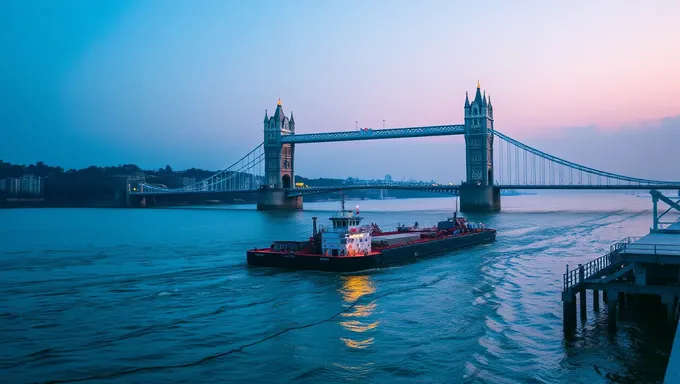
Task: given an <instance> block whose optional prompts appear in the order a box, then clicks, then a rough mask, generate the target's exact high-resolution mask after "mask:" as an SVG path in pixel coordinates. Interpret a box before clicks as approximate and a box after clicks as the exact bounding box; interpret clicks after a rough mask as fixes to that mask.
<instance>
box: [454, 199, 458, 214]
mask: <svg viewBox="0 0 680 384" xmlns="http://www.w3.org/2000/svg"><path fill="white" fill-rule="evenodd" d="M457 217H458V196H456V210H455V211H454V212H453V219H454V220H455V219H456V218H457Z"/></svg>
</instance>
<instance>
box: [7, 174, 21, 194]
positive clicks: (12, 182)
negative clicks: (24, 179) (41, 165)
mask: <svg viewBox="0 0 680 384" xmlns="http://www.w3.org/2000/svg"><path fill="white" fill-rule="evenodd" d="M7 190H8V191H9V194H10V195H18V194H19V193H21V182H20V181H19V179H14V178H11V179H7Z"/></svg>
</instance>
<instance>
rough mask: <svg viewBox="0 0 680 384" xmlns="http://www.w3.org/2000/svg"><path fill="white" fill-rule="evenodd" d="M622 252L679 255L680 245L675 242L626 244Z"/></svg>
mask: <svg viewBox="0 0 680 384" xmlns="http://www.w3.org/2000/svg"><path fill="white" fill-rule="evenodd" d="M622 251H623V252H625V253H629V254H640V255H673V256H680V245H677V244H626V245H625V246H624V247H623V249H622Z"/></svg>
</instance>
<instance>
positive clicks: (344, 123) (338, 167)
mask: <svg viewBox="0 0 680 384" xmlns="http://www.w3.org/2000/svg"><path fill="white" fill-rule="evenodd" d="M2 8H3V12H0V49H1V50H2V52H3V59H2V60H0V83H1V84H3V86H2V87H0V124H1V125H2V127H3V128H2V136H3V138H2V140H0V159H2V160H5V161H8V162H13V163H35V162H36V161H44V162H46V163H49V164H54V165H61V166H64V167H74V168H80V167H85V166H88V165H92V164H94V165H116V164H122V163H134V164H137V165H139V166H140V167H143V168H159V167H164V166H165V165H166V164H170V165H171V166H172V167H173V168H175V169H184V168H190V167H199V168H208V169H219V168H223V167H224V166H226V165H228V164H230V163H231V162H233V161H234V160H236V159H238V158H240V157H241V156H242V155H243V154H245V153H246V152H247V151H249V150H250V149H251V148H253V147H255V146H256V145H257V144H259V143H260V142H262V119H263V116H264V111H265V109H268V110H269V111H270V113H271V112H273V110H274V108H275V107H276V101H277V99H278V98H281V101H282V103H283V108H284V111H285V113H286V114H287V115H289V114H290V111H291V110H293V111H294V113H295V120H296V131H297V132H298V133H311V132H325V131H344V130H353V129H354V127H355V121H358V122H359V126H361V127H373V128H382V121H383V119H384V120H386V125H387V127H400V126H418V125H434V124H460V123H462V122H463V102H464V100H465V91H469V92H474V89H475V86H476V83H477V80H479V81H480V82H481V86H482V89H485V90H486V92H487V95H490V96H491V98H492V100H493V104H494V109H495V115H496V116H495V117H496V122H495V124H496V128H497V129H498V130H499V131H502V132H503V133H505V134H508V135H510V136H512V137H514V138H516V139H519V140H522V141H524V142H526V143H527V144H529V145H532V146H534V147H537V148H540V149H542V150H545V151H546V152H549V153H552V154H555V155H557V156H561V157H564V158H566V159H568V160H571V161H575V162H578V163H583V164H585V165H589V166H592V167H596V168H601V169H603V170H607V171H612V172H617V173H623V174H627V175H630V176H640V177H649V178H659V179H674V180H680V170H679V169H678V167H677V161H675V162H673V161H672V156H674V155H675V151H677V149H676V147H677V143H679V142H680V72H678V68H680V45H678V43H677V37H678V36H680V20H679V19H678V15H680V2H678V1H675V0H667V1H663V0H658V1H649V2H618V1H613V0H602V1H598V2H587V1H571V2H542V1H518V2H503V1H488V2H484V3H472V2H452V1H423V2H418V3H415V2H408V1H372V2H362V1H351V0H350V1H342V2H340V1H328V2H325V1H324V2H319V1H286V2H281V1H278V2H276V1H249V2H224V1H204V2H201V3H200V6H196V5H195V4H190V3H187V2H181V1H173V0H170V1H165V2H163V3H162V6H161V5H160V4H159V3H157V2H151V1H128V0H118V1H97V2H92V1H86V0H65V1H59V2H56V1H31V0H26V1H7V2H4V3H3V6H2ZM331 150H333V151H347V152H350V153H352V155H353V158H352V159H349V160H347V162H341V161H337V160H335V158H334V157H333V156H330V155H329V153H330V151H331ZM464 161H465V156H464V145H463V139H462V137H444V138H421V139H410V140H409V139H401V140H389V141H371V142H348V143H332V144H310V145H300V146H298V149H297V150H296V173H297V174H299V175H302V176H306V177H319V176H327V177H343V178H344V177H361V178H372V177H378V178H382V177H384V175H385V174H391V175H392V176H393V177H394V178H395V179H402V178H406V179H410V178H413V179H422V180H429V179H436V180H440V181H445V180H448V179H450V180H453V181H460V179H462V178H463V177H464V171H463V170H464ZM423 164H434V165H435V166H431V167H423V166H422V165H423ZM438 164H439V165H442V166H436V165H438ZM443 165H446V166H443Z"/></svg>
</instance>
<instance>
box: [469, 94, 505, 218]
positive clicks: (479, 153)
mask: <svg viewBox="0 0 680 384" xmlns="http://www.w3.org/2000/svg"><path fill="white" fill-rule="evenodd" d="M464 111H465V168H466V174H467V175H466V177H467V180H466V182H465V183H464V185H463V186H462V188H461V210H463V211H466V210H467V211H480V210H481V211H495V210H499V209H500V191H499V190H498V188H495V187H494V186H493V185H494V168H493V138H494V136H493V129H494V125H493V124H494V117H493V107H492V106H491V101H490V100H489V99H487V97H486V91H483V93H482V89H481V86H480V84H479V81H477V91H476V93H475V98H474V99H473V100H472V102H470V100H469V98H468V95H467V92H466V93H465V106H464Z"/></svg>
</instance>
